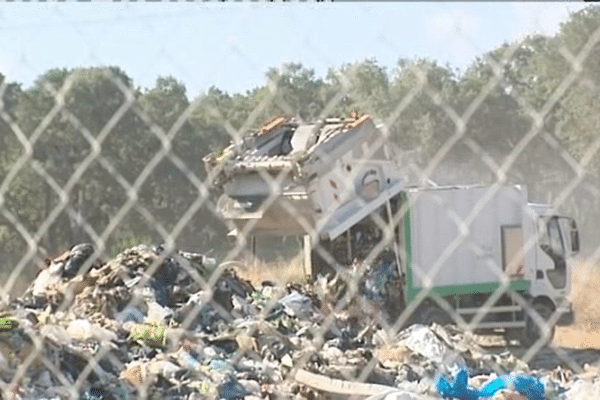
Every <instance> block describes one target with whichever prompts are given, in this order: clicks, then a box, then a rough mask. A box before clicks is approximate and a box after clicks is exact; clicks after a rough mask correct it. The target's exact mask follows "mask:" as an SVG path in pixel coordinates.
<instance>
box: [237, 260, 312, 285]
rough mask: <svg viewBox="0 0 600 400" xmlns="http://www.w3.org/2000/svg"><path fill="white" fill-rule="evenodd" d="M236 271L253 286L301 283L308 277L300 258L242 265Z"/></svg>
mask: <svg viewBox="0 0 600 400" xmlns="http://www.w3.org/2000/svg"><path fill="white" fill-rule="evenodd" d="M236 271H237V272H238V274H239V275H240V277H242V278H244V279H248V280H249V281H250V282H252V284H253V285H260V283H261V282H264V281H271V282H276V283H279V284H281V285H284V284H286V283H288V282H301V281H303V280H304V279H305V277H306V274H305V271H304V263H303V260H302V257H300V256H298V257H296V258H294V259H292V260H286V261H281V262H272V263H263V262H256V263H255V264H254V265H243V264H240V265H239V266H237V267H236Z"/></svg>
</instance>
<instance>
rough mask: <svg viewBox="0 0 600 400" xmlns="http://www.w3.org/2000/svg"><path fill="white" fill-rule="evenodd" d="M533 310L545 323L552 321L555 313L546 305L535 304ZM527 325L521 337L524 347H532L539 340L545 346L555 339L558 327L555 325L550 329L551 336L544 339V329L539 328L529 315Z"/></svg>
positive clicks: (526, 320) (526, 319)
mask: <svg viewBox="0 0 600 400" xmlns="http://www.w3.org/2000/svg"><path fill="white" fill-rule="evenodd" d="M532 308H533V310H534V311H535V312H537V313H538V314H539V316H540V317H541V318H542V319H543V320H544V321H545V322H547V321H549V320H550V318H551V317H552V314H553V312H554V311H553V310H552V308H550V306H548V305H546V304H544V303H534V304H533V305H532ZM525 323H526V325H525V329H524V330H523V335H522V337H521V344H522V345H523V346H527V347H529V346H532V345H534V344H535V343H536V342H538V341H539V340H542V341H543V345H547V344H549V343H550V342H551V341H552V339H553V338H554V333H555V331H556V327H555V326H554V325H552V326H550V327H549V328H550V335H549V336H548V337H544V334H543V332H544V327H543V326H538V324H537V322H536V321H535V320H534V319H533V318H532V317H531V316H530V315H529V314H527V316H526V318H525Z"/></svg>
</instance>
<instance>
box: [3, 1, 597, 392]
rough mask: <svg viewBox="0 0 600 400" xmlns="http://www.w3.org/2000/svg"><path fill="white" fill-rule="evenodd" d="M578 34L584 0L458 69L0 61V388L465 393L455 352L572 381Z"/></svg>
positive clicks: (520, 385)
mask: <svg viewBox="0 0 600 400" xmlns="http://www.w3.org/2000/svg"><path fill="white" fill-rule="evenodd" d="M599 41H600V14H599V13H598V11H597V9H596V8H589V9H586V10H583V11H580V12H578V13H575V14H573V15H572V16H571V17H570V19H569V21H567V22H566V23H565V24H564V25H563V27H562V29H561V31H560V32H559V33H558V34H556V36H554V37H544V36H532V37H528V38H525V39H523V40H520V41H517V42H515V43H513V44H510V45H505V46H501V47H499V48H498V49H495V50H494V51H492V52H490V53H488V54H486V55H485V57H483V58H482V59H481V60H479V61H477V62H475V63H474V64H473V65H472V66H471V67H470V68H469V69H467V70H466V71H465V72H464V73H462V74H460V75H457V74H456V73H455V72H453V71H452V70H451V69H449V68H446V67H442V66H440V65H438V64H437V63H435V62H432V61H429V60H404V59H401V60H400V61H399V63H398V66H397V69H396V70H395V71H392V72H391V73H389V74H388V73H387V72H386V71H385V69H383V68H381V67H379V66H378V65H377V63H376V62H374V61H370V60H366V61H364V62H357V63H354V64H348V65H346V66H343V67H340V68H338V69H335V68H334V69H332V72H331V74H330V76H329V77H328V78H327V79H321V78H318V77H315V76H314V73H313V72H312V71H310V70H308V69H306V68H304V67H303V66H302V65H300V64H287V65H285V66H284V67H283V68H281V69H273V70H271V71H269V73H268V74H267V76H268V81H267V84H265V85H264V86H261V87H259V88H257V89H256V90H254V91H253V92H248V93H247V94H246V95H229V94H227V93H224V92H221V91H219V90H217V89H211V90H209V91H208V92H207V93H205V94H203V95H201V96H199V97H197V98H196V99H193V100H192V101H189V100H188V99H187V97H186V94H185V88H184V87H183V85H182V84H181V83H180V82H178V81H177V80H176V79H173V78H160V79H159V80H158V81H157V84H156V87H155V88H152V89H148V90H140V89H137V88H136V87H135V86H134V84H133V83H132V81H131V79H130V78H129V77H128V76H127V75H126V73H125V72H123V71H122V70H120V69H119V68H116V67H110V68H104V67H97V68H80V69H74V70H53V71H49V72H48V73H46V74H45V75H43V76H42V77H40V79H39V80H38V81H36V83H35V84H34V85H33V87H32V88H29V89H23V88H21V87H20V86H19V85H16V84H14V83H11V82H9V81H8V80H7V79H4V80H3V82H2V86H1V87H0V92H1V93H2V96H1V97H2V103H1V104H0V105H1V106H2V107H1V113H0V116H1V118H2V125H1V129H2V131H1V135H2V136H1V137H0V148H1V149H2V154H1V155H0V178H1V179H0V244H1V247H0V255H2V264H1V265H2V271H1V272H2V274H3V277H4V284H3V285H2V297H3V302H2V307H3V311H2V312H3V314H2V317H0V343H1V346H0V387H1V388H2V397H3V398H32V399H33V398H86V399H92V398H93V399H113V398H158V397H159V396H162V397H163V398H164V397H166V398H186V399H197V398H226V399H237V398H270V399H273V398H286V399H287V398H309V399H310V398H337V397H343V398H347V397H353V396H354V397H357V398H373V399H375V398H394V399H398V398H402V399H404V398H406V399H409V398H410V399H427V398H440V397H441V396H442V394H445V395H446V396H448V397H452V396H455V397H456V398H470V397H461V396H467V395H468V393H467V394H466V391H465V388H464V387H460V384H461V383H463V384H464V383H465V382H464V381H461V380H460V379H458V378H457V379H456V381H452V379H450V381H449V382H446V383H445V386H444V382H445V381H443V380H438V381H436V379H438V378H439V376H446V377H448V378H450V377H452V376H454V374H456V373H457V372H458V371H459V369H460V368H467V369H468V370H469V371H470V373H471V374H472V375H474V376H476V379H473V380H471V381H469V384H470V385H471V386H473V388H481V386H482V385H483V384H484V383H485V382H486V381H487V380H489V379H492V378H495V377H496V376H500V378H499V380H496V381H494V383H493V384H492V386H488V387H487V389H482V390H484V391H483V392H481V395H482V396H483V394H485V393H488V394H491V392H492V391H495V390H500V389H502V390H504V392H503V393H504V395H503V394H502V393H501V392H502V391H501V392H498V393H497V394H496V396H497V397H494V398H508V397H498V396H508V395H509V394H508V393H510V392H511V391H512V392H518V393H520V395H521V396H523V397H524V398H527V399H540V398H593V397H594V396H596V394H597V393H598V392H597V390H598V389H597V375H598V374H597V369H595V367H594V364H595V363H596V362H597V358H598V354H597V353H596V352H595V351H594V350H591V349H593V348H594V347H595V346H597V342H598V340H597V337H596V336H595V334H596V332H595V330H596V326H597V325H596V323H597V321H598V317H597V312H596V311H597V310H598V308H597V307H596V304H597V302H596V300H595V296H594V293H595V289H596V286H595V284H596V282H597V281H598V280H597V270H596V267H595V263H596V261H597V257H598V254H599V253H598V248H597V245H596V244H595V240H594V239H595V234H596V226H597V223H598V222H599V221H598V217H597V215H598V214H599V213H598V210H599V207H600V204H599V203H598V200H597V199H598V190H599V185H598V183H599V181H598V171H599V170H598V168H599V166H600V164H598V163H597V162H596V159H597V154H598V149H599V148H600V136H599V135H598V133H597V132H598V128H599V127H600V125H599V123H598V115H600V114H598V111H600V109H598V101H597V99H598V82H600V75H599V74H598V71H597V65H599V64H598V62H597V61H598V57H599V56H600V52H599V49H600V44H599V43H598V42H599ZM573 315H574V319H573ZM586 364H587V365H586ZM590 365H591V366H590ZM493 374H496V375H493ZM511 374H512V375H511ZM515 374H520V375H515ZM507 376H509V377H507ZM517 377H520V378H522V380H519V379H518V378H517ZM527 377H529V378H527ZM463 378H464V376H463ZM534 378H535V379H534ZM528 379H529V380H528ZM537 379H539V380H537ZM494 385H495V386H494ZM539 385H542V387H541V389H540V387H539ZM474 390H475V389H474ZM485 390H487V392H485ZM539 390H541V391H542V392H544V393H539ZM453 391H454V392H453ZM586 391H587V392H586ZM471 395H473V394H472V393H471ZM386 396H388V397H386ZM402 396H404V397H402ZM536 396H537V397H536ZM540 396H541V397H540ZM544 396H545V397H544ZM510 398H515V397H510Z"/></svg>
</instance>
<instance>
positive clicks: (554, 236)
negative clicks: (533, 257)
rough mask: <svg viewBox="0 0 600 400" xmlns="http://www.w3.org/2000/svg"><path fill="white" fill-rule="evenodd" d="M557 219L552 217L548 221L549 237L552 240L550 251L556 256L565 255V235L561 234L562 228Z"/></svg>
mask: <svg viewBox="0 0 600 400" xmlns="http://www.w3.org/2000/svg"><path fill="white" fill-rule="evenodd" d="M558 221H559V219H558V218H557V217H552V218H551V219H550V220H549V221H548V236H549V239H550V250H551V251H552V253H554V254H556V255H561V256H564V255H565V245H564V241H563V235H562V234H561V226H560V223H559V222H558Z"/></svg>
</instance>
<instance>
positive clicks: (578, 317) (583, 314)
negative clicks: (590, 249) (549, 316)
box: [553, 261, 600, 349]
mask: <svg viewBox="0 0 600 400" xmlns="http://www.w3.org/2000/svg"><path fill="white" fill-rule="evenodd" d="M571 279H572V280H571V299H572V301H573V308H574V311H575V324H574V325H572V326H569V327H559V328H557V331H556V336H555V338H554V343H553V345H554V346H557V347H564V348H571V349H600V266H598V263H592V262H589V261H582V262H579V263H577V264H576V265H575V266H574V267H573V271H572V275H571Z"/></svg>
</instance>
